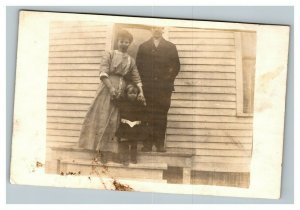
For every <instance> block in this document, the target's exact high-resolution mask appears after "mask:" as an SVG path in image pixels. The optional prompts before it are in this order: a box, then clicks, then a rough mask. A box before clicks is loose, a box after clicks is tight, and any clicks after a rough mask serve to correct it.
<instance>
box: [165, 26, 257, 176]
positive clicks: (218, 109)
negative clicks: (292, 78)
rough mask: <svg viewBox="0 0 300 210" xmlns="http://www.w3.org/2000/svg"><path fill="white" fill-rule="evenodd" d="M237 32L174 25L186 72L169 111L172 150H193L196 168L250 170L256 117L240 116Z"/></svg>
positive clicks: (173, 35) (171, 31)
mask: <svg viewBox="0 0 300 210" xmlns="http://www.w3.org/2000/svg"><path fill="white" fill-rule="evenodd" d="M237 33H238V34H239V33H240V32H234V31H224V30H223V31H221V30H201V29H187V28H170V29H169V40H170V41H171V42H173V43H174V44H176V46H177V49H178V52H179V57H180V62H181V71H180V73H179V75H178V77H177V79H176V81H175V85H176V86H175V92H174V93H173V96H172V105H171V108H170V111H169V116H168V129H167V142H166V145H167V147H168V149H167V150H169V151H170V150H175V151H185V152H189V153H193V154H194V157H193V164H192V165H193V170H196V171H216V172H249V164H250V159H251V150H252V117H238V116H237V111H236V110H237V105H238V104H237V100H236V98H237V94H238V91H241V90H237V87H236V84H237V83H242V81H237V79H238V78H237V77H236V71H237V70H236V68H237V65H236V63H237V59H238V58H239V57H241V55H239V53H241V51H240V50H238V49H237V47H240V46H236V42H237V41H239V42H241V40H236V39H237V37H241V36H237Z"/></svg>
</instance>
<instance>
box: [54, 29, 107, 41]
mask: <svg viewBox="0 0 300 210" xmlns="http://www.w3.org/2000/svg"><path fill="white" fill-rule="evenodd" d="M106 34H107V33H106V31H105V30H99V31H93V32H79V33H78V32H71V33H69V32H65V33H51V34H50V36H49V37H50V39H81V38H97V39H103V38H105V37H106Z"/></svg>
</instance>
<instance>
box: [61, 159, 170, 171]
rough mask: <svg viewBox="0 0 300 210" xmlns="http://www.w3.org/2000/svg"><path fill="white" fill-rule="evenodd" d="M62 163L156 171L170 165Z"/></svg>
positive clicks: (89, 161) (81, 161) (80, 160)
mask: <svg viewBox="0 0 300 210" xmlns="http://www.w3.org/2000/svg"><path fill="white" fill-rule="evenodd" d="M60 162H61V163H67V164H79V165H93V166H97V165H98V166H101V165H103V166H107V167H115V168H132V169H154V170H167V168H168V165H167V164H166V163H155V164H154V163H137V164H132V163H130V164H129V165H128V166H124V165H123V164H120V163H114V162H108V163H106V164H101V163H100V162H96V161H91V160H83V159H77V160H73V159H62V160H60Z"/></svg>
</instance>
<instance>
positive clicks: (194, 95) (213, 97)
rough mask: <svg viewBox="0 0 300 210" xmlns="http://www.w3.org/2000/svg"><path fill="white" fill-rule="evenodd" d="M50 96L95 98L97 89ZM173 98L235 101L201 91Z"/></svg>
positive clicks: (60, 91) (51, 92)
mask: <svg viewBox="0 0 300 210" xmlns="http://www.w3.org/2000/svg"><path fill="white" fill-rule="evenodd" d="M48 96H49V97H52V96H63V97H85V98H86V97H88V98H94V97H95V96H96V91H95V90H94V91H80V90H77V91H73V90H59V91H58V90H48ZM172 100H186V101H235V95H233V94H201V93H176V92H174V93H173V94H172Z"/></svg>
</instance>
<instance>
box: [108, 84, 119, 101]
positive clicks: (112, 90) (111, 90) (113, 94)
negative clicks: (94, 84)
mask: <svg viewBox="0 0 300 210" xmlns="http://www.w3.org/2000/svg"><path fill="white" fill-rule="evenodd" d="M109 94H110V99H111V100H115V99H116V98H117V95H118V93H117V91H116V89H115V88H114V87H111V88H109Z"/></svg>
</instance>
